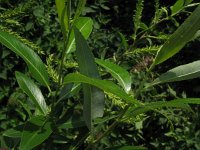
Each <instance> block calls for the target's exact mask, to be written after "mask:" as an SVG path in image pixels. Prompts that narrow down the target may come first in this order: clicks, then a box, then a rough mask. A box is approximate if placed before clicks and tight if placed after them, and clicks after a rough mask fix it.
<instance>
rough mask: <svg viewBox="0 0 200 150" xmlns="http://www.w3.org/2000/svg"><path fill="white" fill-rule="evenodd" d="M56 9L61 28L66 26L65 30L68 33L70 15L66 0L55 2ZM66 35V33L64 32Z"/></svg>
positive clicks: (56, 0)
mask: <svg viewBox="0 0 200 150" xmlns="http://www.w3.org/2000/svg"><path fill="white" fill-rule="evenodd" d="M55 3H56V9H57V13H58V19H59V21H60V24H61V26H64V30H65V31H68V29H69V27H68V21H69V20H68V15H67V11H66V6H65V0H55ZM64 33H65V32H64Z"/></svg>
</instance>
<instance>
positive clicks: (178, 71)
mask: <svg viewBox="0 0 200 150" xmlns="http://www.w3.org/2000/svg"><path fill="white" fill-rule="evenodd" d="M197 77H200V60H199V61H195V62H192V63H189V64H186V65H181V66H178V67H176V68H173V69H171V70H169V71H167V72H166V73H164V74H162V75H161V76H160V77H158V78H157V79H156V80H155V81H153V82H152V83H151V85H156V84H160V83H165V82H174V81H182V80H188V79H193V78H197Z"/></svg>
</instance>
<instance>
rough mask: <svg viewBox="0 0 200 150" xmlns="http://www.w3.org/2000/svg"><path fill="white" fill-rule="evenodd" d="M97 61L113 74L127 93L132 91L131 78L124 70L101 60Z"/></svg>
mask: <svg viewBox="0 0 200 150" xmlns="http://www.w3.org/2000/svg"><path fill="white" fill-rule="evenodd" d="M95 61H96V63H97V64H99V65H100V66H102V67H104V68H105V69H107V71H108V72H109V73H111V74H112V76H113V77H114V78H115V79H117V81H118V82H119V83H120V85H121V86H122V87H123V88H124V90H125V91H126V92H127V93H128V92H129V91H130V90H131V76H130V75H129V73H128V72H127V71H126V70H125V69H124V68H122V67H120V66H118V65H116V64H114V63H111V62H109V61H104V60H101V59H96V60H95Z"/></svg>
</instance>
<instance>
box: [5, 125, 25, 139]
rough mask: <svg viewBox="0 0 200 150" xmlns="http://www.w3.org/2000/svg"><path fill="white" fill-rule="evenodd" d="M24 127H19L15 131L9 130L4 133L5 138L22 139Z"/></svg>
mask: <svg viewBox="0 0 200 150" xmlns="http://www.w3.org/2000/svg"><path fill="white" fill-rule="evenodd" d="M23 127H24V125H19V126H17V127H15V128H13V129H9V130H6V131H4V132H3V136H6V137H12V138H20V137H21V135H22V131H23Z"/></svg>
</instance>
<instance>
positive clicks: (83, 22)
mask: <svg viewBox="0 0 200 150" xmlns="http://www.w3.org/2000/svg"><path fill="white" fill-rule="evenodd" d="M74 25H75V26H76V28H78V30H79V31H80V32H81V34H82V35H83V36H84V38H85V39H87V38H88V37H89V35H90V33H91V32H92V29H93V21H92V19H91V18H89V17H80V18H78V19H77V20H76V21H75V23H74ZM75 49H76V45H75V36H74V31H73V30H72V32H71V34H70V37H69V43H68V46H67V53H71V52H73V51H75Z"/></svg>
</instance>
